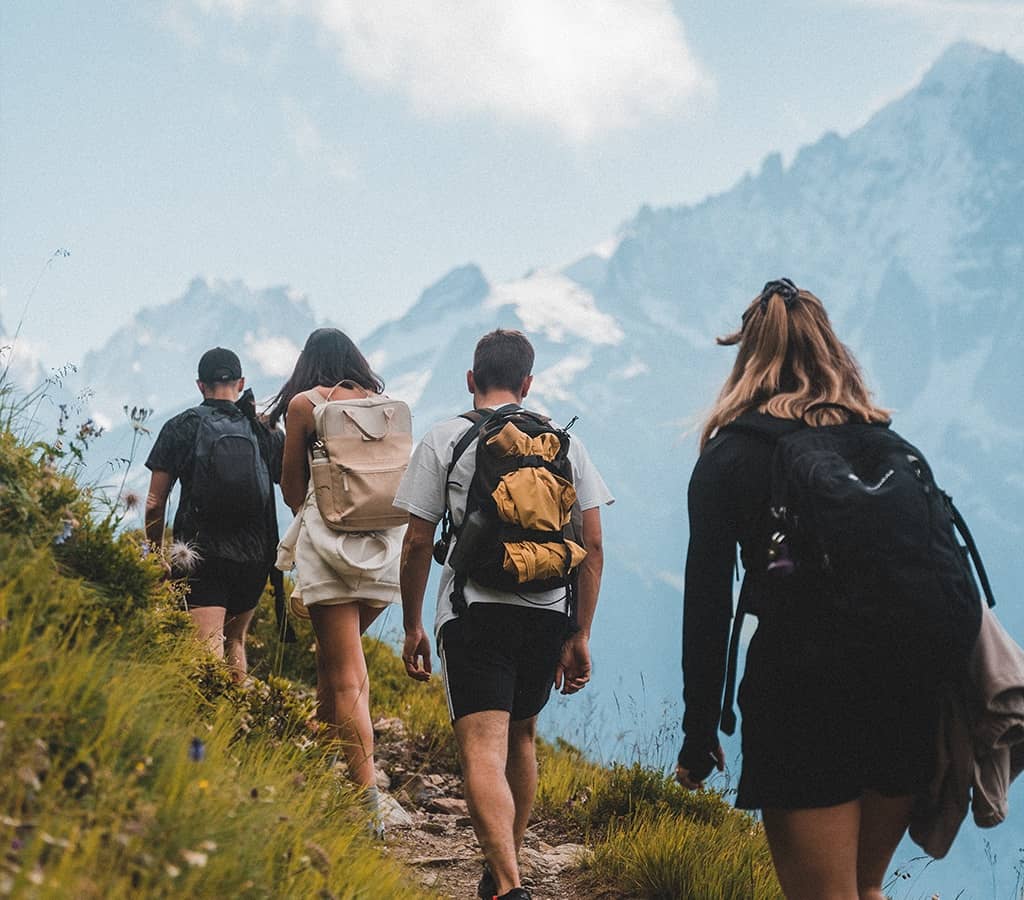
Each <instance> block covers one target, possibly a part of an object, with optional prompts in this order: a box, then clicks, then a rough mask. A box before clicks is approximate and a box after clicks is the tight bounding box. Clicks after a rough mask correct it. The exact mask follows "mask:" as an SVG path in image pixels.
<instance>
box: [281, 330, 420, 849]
mask: <svg viewBox="0 0 1024 900" xmlns="http://www.w3.org/2000/svg"><path fill="white" fill-rule="evenodd" d="M383 391H384V383H383V382H382V381H381V379H380V378H379V377H378V376H377V375H376V374H375V373H374V372H373V370H372V369H371V368H370V365H369V363H367V361H366V358H365V357H364V356H363V354H362V353H360V352H359V350H358V348H357V347H356V345H355V344H354V343H353V342H352V340H351V339H350V338H349V337H348V336H347V335H346V334H344V333H343V332H341V331H339V330H338V329H336V328H319V329H317V330H316V331H314V332H313V333H312V334H311V335H310V336H309V338H308V339H307V340H306V344H305V346H304V347H303V349H302V353H301V354H300V355H299V358H298V361H297V362H296V364H295V369H294V371H293V372H292V374H291V376H290V377H289V379H288V381H287V382H286V383H285V385H284V387H282V388H281V391H280V392H279V393H278V395H277V396H276V397H275V398H274V399H273V400H272V401H271V405H270V407H269V410H268V422H269V424H270V426H271V427H274V426H276V424H277V423H278V422H280V421H284V423H285V426H286V436H285V445H284V463H283V467H282V474H281V491H282V493H283V494H284V499H285V503H287V504H288V506H289V507H291V510H292V512H293V513H295V521H294V522H293V523H292V526H291V527H290V528H289V529H288V532H287V533H286V534H285V536H284V538H283V539H282V541H281V549H280V552H279V555H278V561H277V564H278V567H279V568H282V569H290V568H291V566H292V563H293V562H294V564H295V589H294V593H293V595H292V604H293V607H294V605H295V603H296V602H298V603H300V605H301V606H304V607H305V609H306V610H308V613H309V617H310V619H311V620H312V624H313V632H314V634H315V635H316V670H317V704H318V705H317V715H318V717H319V719H320V721H321V722H324V723H326V724H327V725H328V726H329V731H328V733H329V736H330V738H331V739H332V740H336V741H338V742H340V744H341V749H342V752H343V754H344V757H345V760H346V762H347V764H348V775H349V778H351V780H352V781H353V782H355V783H356V784H357V785H360V786H361V787H363V788H365V793H364V795H363V796H364V800H365V802H366V803H367V806H368V808H369V811H370V815H371V827H372V828H373V830H374V831H375V832H376V833H377V835H378V836H380V837H383V836H384V835H383V823H382V821H381V817H380V807H379V803H380V797H379V795H378V791H377V787H376V780H375V770H374V762H373V727H372V725H371V722H370V702H369V696H370V695H369V684H368V680H367V670H366V659H365V657H364V656H363V646H362V641H361V636H362V635H363V634H364V633H365V632H366V630H367V629H368V628H369V627H370V625H371V624H372V623H373V622H374V621H375V620H376V619H377V617H378V616H379V615H380V614H381V613H382V612H383V611H384V610H385V609H386V608H387V607H388V606H389V605H390V604H394V603H398V601H399V591H398V564H399V557H400V554H401V547H402V534H403V532H404V522H405V520H406V516H405V515H404V514H402V513H399V512H398V511H397V510H395V509H394V507H393V506H392V502H393V500H394V496H395V488H396V487H397V485H398V480H399V479H400V477H401V475H402V473H403V472H404V471H405V467H406V465H407V464H408V460H409V453H410V451H411V449H412V435H411V425H410V420H409V416H408V408H407V407H406V406H405V404H404V403H401V402H399V401H391V400H388V399H387V398H386V397H385V395H384V393H383ZM384 400H387V402H386V403H384V405H383V406H382V405H381V402H382V401H384ZM397 410H402V411H404V420H403V421H404V424H403V425H402V427H401V429H399V430H400V431H401V433H400V434H398V435H397V437H396V438H395V440H396V441H397V443H396V444H392V443H391V442H390V439H389V440H385V441H382V442H378V443H374V442H373V441H370V440H364V437H365V435H364V434H362V433H361V432H359V431H356V433H355V438H354V441H353V440H351V439H349V442H348V443H347V444H346V440H347V439H346V437H345V435H344V434H343V433H342V431H343V429H344V425H345V423H348V424H349V425H350V426H352V424H353V423H356V424H357V425H358V423H359V421H361V420H360V418H359V417H361V416H364V415H369V416H371V417H372V416H374V415H378V414H380V415H383V416H385V417H387V416H392V415H395V414H396V411H397ZM388 421H392V420H390V419H388ZM353 427H354V426H353ZM325 429H326V432H327V433H325ZM335 429H337V431H335ZM373 430H375V428H367V431H373ZM380 430H381V433H383V431H384V430H387V429H380ZM391 437H395V436H394V435H392V436H391ZM371 445H372V446H373V447H374V448H375V451H374V452H375V453H376V454H377V455H378V456H379V454H380V453H381V452H389V453H391V454H392V455H393V456H394V457H395V459H394V461H393V469H394V471H393V472H391V473H390V474H389V475H388V477H389V479H390V480H389V481H387V482H386V483H384V484H382V485H378V484H375V483H371V481H367V480H364V479H358V478H356V477H355V475H353V476H352V483H353V484H357V483H358V484H361V485H363V487H364V488H365V490H366V494H365V496H362V497H359V498H356V499H355V501H353V500H352V498H351V497H348V498H342V497H341V496H340V495H338V494H337V493H336V491H340V490H341V488H342V487H343V486H344V485H345V484H348V483H349V475H348V474H346V470H344V469H343V468H339V466H337V465H335V462H340V465H341V466H342V467H343V466H345V465H348V466H354V465H357V463H358V455H359V454H361V453H362V452H363V451H364V449H369V448H370V447H371ZM385 445H386V446H385ZM338 447H340V448H341V457H342V458H341V459H340V460H338V461H332V459H331V458H329V457H330V455H331V454H333V453H334V452H335V450H336V449H337V448H338ZM381 447H383V448H384V449H383V451H382V450H381ZM311 459H312V470H311V465H310V460H311ZM377 468H380V467H377ZM328 470H331V471H333V472H334V474H335V475H337V476H338V477H333V480H332V475H331V471H328ZM321 472H323V473H325V474H326V477H327V480H326V482H324V483H322V484H321V483H319V481H318V478H319V477H320V476H319V473H321ZM368 485H369V487H367V486H368ZM367 502H370V503H374V502H375V503H376V504H377V506H378V508H379V510H382V511H383V515H382V516H380V517H378V518H377V519H374V520H371V519H366V518H363V519H361V520H359V521H357V522H356V523H355V524H354V525H352V524H351V523H346V522H345V521H342V519H343V518H344V516H343V515H342V514H343V513H345V512H349V513H351V512H352V511H353V510H357V512H358V509H362V510H364V511H365V509H366V507H365V504H366V503H367Z"/></svg>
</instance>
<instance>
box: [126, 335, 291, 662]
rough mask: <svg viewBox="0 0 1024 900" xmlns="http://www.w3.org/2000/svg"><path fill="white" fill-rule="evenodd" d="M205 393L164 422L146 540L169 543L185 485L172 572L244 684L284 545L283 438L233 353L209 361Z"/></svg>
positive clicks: (202, 382) (217, 352)
mask: <svg viewBox="0 0 1024 900" xmlns="http://www.w3.org/2000/svg"><path fill="white" fill-rule="evenodd" d="M196 386H197V387H198V388H199V393H200V394H202V396H203V402H202V403H201V404H200V405H199V406H196V407H193V408H192V409H187V410H185V411H184V412H182V413H179V414H178V415H176V416H174V417H173V418H172V419H169V420H168V421H167V422H166V423H165V424H164V426H163V428H161V429H160V434H159V435H158V436H157V439H156V442H155V443H154V445H153V449H152V451H151V452H150V454H149V458H148V459H147V460H146V467H147V468H148V469H149V470H150V472H151V473H152V474H151V477H150V484H149V494H148V495H147V498H146V514H145V515H146V517H145V527H146V539H147V541H148V542H149V544H150V545H151V546H153V547H155V548H160V547H161V545H162V544H163V539H164V518H165V513H166V508H167V499H168V497H169V496H170V493H171V489H172V488H173V487H174V483H175V482H176V481H177V482H181V495H180V497H179V500H178V508H177V511H176V513H175V516H174V531H173V539H174V544H173V545H172V548H171V553H170V560H169V561H167V560H166V559H165V567H166V568H167V574H168V575H169V576H170V577H172V578H176V579H177V578H183V579H185V581H186V583H187V585H188V595H187V598H186V602H187V604H188V611H189V614H190V615H191V616H192V620H193V622H194V623H195V626H196V632H197V636H198V638H199V640H200V641H201V642H202V643H204V644H205V645H206V646H207V647H208V648H209V650H210V652H211V653H213V654H214V655H215V656H216V657H218V658H221V659H226V661H227V664H228V665H229V666H230V667H231V671H232V674H233V677H234V678H235V680H237V681H242V680H243V679H244V678H245V674H246V670H247V663H246V658H245V636H246V632H247V631H248V628H249V623H250V622H251V621H252V617H253V613H254V611H255V609H256V605H257V604H258V603H259V599H260V596H261V595H262V594H263V589H264V587H265V586H266V583H267V576H268V575H269V574H270V569H271V567H272V565H273V561H274V553H275V549H276V547H277V540H278V534H277V512H276V509H275V503H274V494H273V483H274V482H276V481H278V480H279V474H280V465H281V448H282V438H281V435H279V434H274V433H273V432H271V431H270V430H269V429H268V428H267V427H266V425H264V424H263V423H262V422H261V421H260V420H259V418H258V416H257V415H256V405H255V402H254V399H253V395H252V391H251V390H248V389H246V388H245V379H244V378H243V377H242V364H241V363H240V362H239V359H238V356H237V355H236V354H235V353H233V352H232V351H231V350H227V349H225V348H224V347H214V348H213V349H211V350H207V351H206V353H204V354H203V355H202V357H201V358H200V360H199V366H198V380H197V381H196Z"/></svg>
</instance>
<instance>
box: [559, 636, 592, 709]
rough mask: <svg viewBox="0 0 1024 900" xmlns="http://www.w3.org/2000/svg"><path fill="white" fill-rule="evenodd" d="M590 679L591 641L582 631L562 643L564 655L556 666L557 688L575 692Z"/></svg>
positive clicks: (569, 692)
mask: <svg viewBox="0 0 1024 900" xmlns="http://www.w3.org/2000/svg"><path fill="white" fill-rule="evenodd" d="M588 681H590V641H589V640H588V639H587V638H586V637H585V636H584V635H583V634H580V633H577V634H574V635H573V636H572V637H570V638H569V639H568V640H567V641H566V642H565V643H564V644H563V645H562V655H561V657H560V658H559V660H558V665H557V666H556V667H555V690H559V691H561V692H562V693H563V694H575V693H576V692H577V691H580V690H582V689H583V688H584V687H586V684H587V682H588Z"/></svg>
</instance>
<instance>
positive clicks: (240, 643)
mask: <svg viewBox="0 0 1024 900" xmlns="http://www.w3.org/2000/svg"><path fill="white" fill-rule="evenodd" d="M255 612H256V610H255V608H253V609H250V610H248V611H246V612H244V613H238V614H237V615H234V616H228V617H227V618H226V619H225V621H224V658H225V659H226V660H227V664H228V665H229V666H231V672H232V675H233V677H234V679H235V681H244V680H245V674H246V672H248V671H249V663H248V660H246V658H245V636H246V634H247V633H248V631H249V624H250V623H251V622H252V617H253V614H254V613H255Z"/></svg>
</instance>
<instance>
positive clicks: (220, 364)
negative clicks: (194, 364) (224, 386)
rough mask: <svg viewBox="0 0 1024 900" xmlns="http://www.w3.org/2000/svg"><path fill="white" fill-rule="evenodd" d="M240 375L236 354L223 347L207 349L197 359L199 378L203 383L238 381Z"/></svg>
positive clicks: (240, 370)
mask: <svg viewBox="0 0 1024 900" xmlns="http://www.w3.org/2000/svg"><path fill="white" fill-rule="evenodd" d="M241 377H242V364H241V362H239V360H238V356H236V355H235V353H234V352H232V351H231V350H228V349H226V348H225V347H214V348H213V349H212V350H207V351H206V352H205V353H204V354H203V355H202V356H201V357H200V359H199V380H200V381H201V382H202V383H203V384H216V383H217V382H218V381H238V379H239V378H241Z"/></svg>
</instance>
